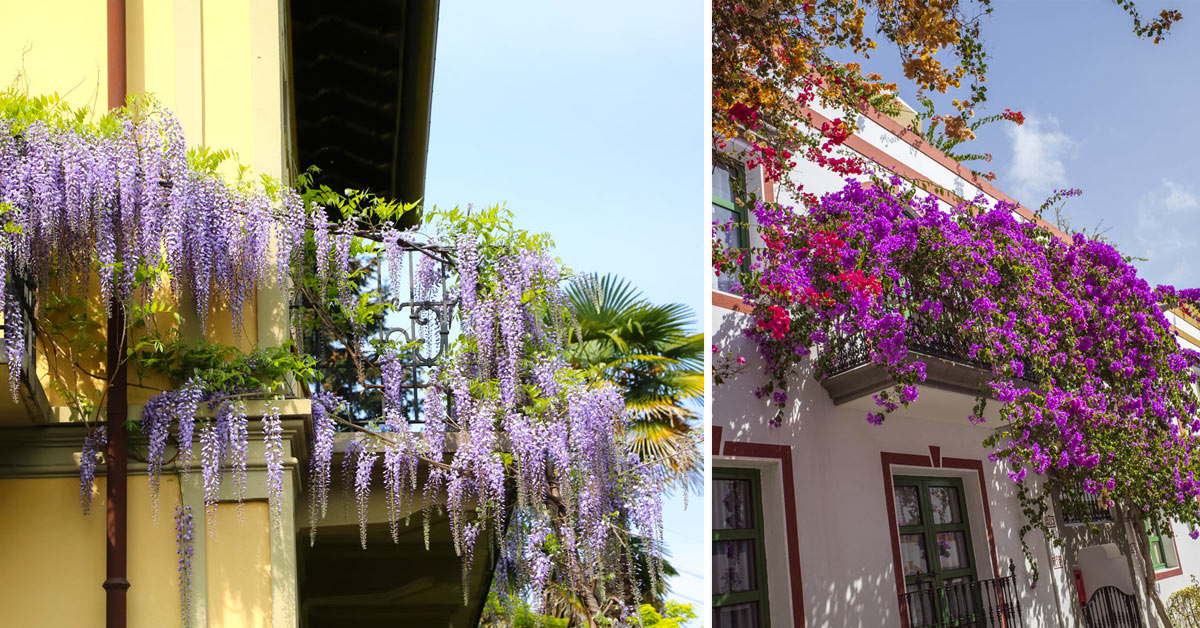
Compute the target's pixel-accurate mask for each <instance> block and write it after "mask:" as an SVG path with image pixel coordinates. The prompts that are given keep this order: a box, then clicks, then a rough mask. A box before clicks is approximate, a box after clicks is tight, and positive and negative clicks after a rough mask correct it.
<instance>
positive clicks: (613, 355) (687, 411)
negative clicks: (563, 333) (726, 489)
mask: <svg viewBox="0 0 1200 628" xmlns="http://www.w3.org/2000/svg"><path fill="white" fill-rule="evenodd" d="M566 294H567V298H568V299H569V301H570V305H571V308H572V310H573V311H574V314H575V318H576V321H577V323H578V325H577V326H576V327H575V328H574V329H573V330H572V332H571V334H570V336H569V338H568V342H567V359H568V360H570V361H571V362H572V364H573V365H574V366H577V367H579V368H583V369H588V370H591V371H592V372H594V373H595V374H597V375H600V376H602V377H604V378H606V379H608V380H610V381H612V382H615V383H616V384H617V385H618V386H620V387H621V390H622V391H623V393H624V396H625V407H626V411H627V412H628V413H629V415H630V418H631V420H632V430H631V438H633V441H634V442H633V445H634V448H635V450H636V451H637V453H638V455H639V456H641V457H642V459H643V460H646V461H656V462H659V463H661V464H662V465H663V466H664V468H665V469H667V471H668V473H669V474H670V477H671V479H672V483H678V484H677V485H678V486H682V487H683V488H684V490H688V489H696V490H697V494H699V487H700V486H701V485H702V482H703V480H702V466H701V463H702V457H701V455H700V449H699V446H698V444H699V441H700V438H699V436H700V433H699V432H700V430H699V423H698V415H697V412H696V408H698V407H699V404H700V403H702V400H703V398H704V373H703V364H704V353H703V352H704V335H703V334H701V333H693V332H692V331H691V329H690V328H691V327H692V325H693V323H694V318H693V315H692V311H691V309H690V308H688V307H687V306H686V305H683V304H681V303H670V304H666V305H657V304H654V303H651V302H650V301H649V300H648V299H646V298H645V297H643V296H642V294H641V292H639V291H638V290H637V288H635V287H634V286H633V285H632V284H630V283H629V282H627V281H625V280H624V279H622V278H620V277H617V276H615V275H604V276H596V275H584V276H582V277H580V278H579V279H578V280H576V281H574V282H572V283H571V284H570V285H569V286H568V287H567V289H566Z"/></svg>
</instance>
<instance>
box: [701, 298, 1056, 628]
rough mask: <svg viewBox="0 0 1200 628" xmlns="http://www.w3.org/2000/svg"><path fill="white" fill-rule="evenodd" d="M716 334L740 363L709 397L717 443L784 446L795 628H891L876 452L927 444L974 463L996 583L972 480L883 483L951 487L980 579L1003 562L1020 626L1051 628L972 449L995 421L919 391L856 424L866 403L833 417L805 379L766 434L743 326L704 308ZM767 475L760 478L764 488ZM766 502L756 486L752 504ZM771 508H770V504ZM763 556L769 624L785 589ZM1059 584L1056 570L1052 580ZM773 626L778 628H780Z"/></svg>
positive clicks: (888, 556)
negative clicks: (957, 485) (793, 549)
mask: <svg viewBox="0 0 1200 628" xmlns="http://www.w3.org/2000/svg"><path fill="white" fill-rule="evenodd" d="M717 313H722V314H723V315H722V316H720V317H719V318H716V319H715V320H716V322H717V324H718V329H717V331H716V334H715V337H714V342H715V343H716V344H717V345H718V346H720V347H722V348H729V349H732V350H734V351H736V352H738V353H740V354H741V355H744V356H746V358H747V360H748V365H747V369H746V370H745V371H744V372H743V373H742V374H741V375H739V376H737V377H736V378H735V379H733V380H732V381H729V382H726V383H725V384H723V385H722V386H721V387H720V388H718V389H716V391H715V394H714V402H713V407H712V413H713V414H712V416H713V424H714V425H719V426H722V428H723V430H722V432H723V433H722V440H723V441H726V442H728V441H732V440H737V441H746V442H753V443H769V444H782V445H787V446H790V447H791V448H792V461H793V481H794V482H795V487H796V488H795V490H796V503H797V528H798V534H799V549H800V560H801V568H802V571H803V584H804V596H805V614H806V615H807V617H806V625H807V626H810V627H811V626H829V627H838V626H845V627H847V628H849V627H851V626H899V625H900V618H899V606H898V601H897V594H896V593H897V588H896V580H895V572H894V565H893V558H892V556H893V553H892V537H893V536H894V535H895V534H896V532H895V530H893V529H891V526H890V524H889V521H888V516H887V499H886V497H885V493H884V491H885V486H886V484H885V482H886V481H885V479H884V475H883V467H882V462H881V452H892V453H902V454H917V455H924V456H928V455H929V453H930V450H929V447H930V446H931V445H933V446H937V447H940V448H941V452H940V453H941V456H942V457H943V458H965V459H972V460H980V461H982V466H983V470H984V483H985V486H986V490H987V499H988V502H989V506H990V510H991V521H992V531H993V532H994V535H995V536H994V539H995V544H996V554H997V555H998V558H999V561H1000V566H1001V571H1002V573H1001V574H994V573H993V568H992V559H991V552H990V549H989V547H988V543H987V536H986V526H985V517H984V513H983V496H982V495H981V494H980V489H979V482H978V479H977V478H978V475H977V474H976V473H975V472H973V471H961V470H958V469H947V468H942V469H931V468H925V467H911V468H906V467H896V468H895V469H894V470H893V474H895V473H907V474H912V475H922V476H936V475H953V476H957V477H961V478H963V487H964V490H965V493H966V497H967V506H968V517H969V520H970V522H971V530H972V542H973V548H972V549H973V550H974V557H975V563H976V568H977V573H978V575H979V577H980V578H990V577H993V576H994V575H1007V565H1008V560H1009V559H1010V558H1011V559H1013V560H1014V561H1015V563H1016V565H1017V576H1018V580H1019V583H1020V586H1019V589H1020V592H1021V604H1022V607H1023V609H1025V617H1026V622H1027V624H1026V625H1033V626H1053V625H1058V617H1057V614H1058V610H1057V605H1056V602H1055V600H1054V596H1053V594H1052V593H1051V589H1052V587H1051V581H1050V578H1049V577H1048V572H1049V570H1050V560H1049V556H1048V555H1047V553H1046V550H1045V543H1044V540H1043V539H1042V536H1041V535H1040V533H1036V532H1034V533H1030V534H1029V535H1028V537H1027V540H1028V541H1029V544H1030V546H1031V548H1032V549H1033V551H1034V554H1035V556H1036V558H1037V560H1038V561H1039V563H1040V565H1041V568H1042V582H1041V583H1040V584H1039V585H1038V587H1037V588H1036V589H1030V588H1029V585H1030V574H1029V573H1028V570H1027V568H1026V566H1025V565H1024V561H1023V560H1022V555H1021V544H1020V538H1019V535H1018V533H1019V530H1020V528H1021V526H1022V525H1023V523H1024V520H1023V515H1022V514H1021V510H1020V507H1019V504H1018V502H1017V497H1016V492H1015V489H1014V486H1013V483H1012V481H1011V480H1009V478H1008V476H1007V475H1006V473H1005V471H1004V469H1003V467H1002V466H1001V465H999V464H996V463H991V462H989V461H988V460H987V453H988V451H987V450H986V449H984V448H983V446H982V441H983V439H984V438H986V437H987V435H988V433H989V430H990V429H992V428H993V427H995V423H992V424H991V425H988V424H987V423H985V424H984V425H982V426H972V425H970V423H969V422H968V421H967V420H966V416H967V415H968V414H969V413H970V411H971V404H972V402H973V400H972V399H971V398H970V397H968V396H966V395H958V394H953V393H944V392H941V391H932V390H928V391H926V392H925V394H923V397H922V399H921V400H918V401H917V402H916V403H914V404H913V405H912V406H910V408H908V409H907V410H905V411H901V412H898V413H896V414H894V415H892V416H891V417H889V419H888V420H887V421H886V422H885V423H884V424H883V425H881V426H874V425H871V424H869V423H867V421H866V419H865V417H866V413H867V410H868V405H869V404H870V403H871V402H870V400H869V399H867V400H866V404H863V403H858V402H855V403H850V404H846V405H844V406H841V407H834V406H833V404H832V402H831V401H830V399H829V397H828V395H827V394H826V393H825V390H824V389H823V388H822V387H821V386H820V385H819V384H818V383H817V382H816V381H815V380H814V379H813V378H812V377H810V376H807V375H806V376H803V377H797V378H796V379H795V380H793V383H792V386H791V388H792V389H791V391H790V393H791V396H792V397H793V401H792V402H791V404H790V405H789V412H788V414H787V416H786V418H785V420H784V422H783V425H782V426H781V427H779V428H773V427H771V426H769V424H768V419H769V418H770V417H771V416H772V414H773V409H772V407H769V406H768V404H767V403H765V400H760V399H756V398H755V397H754V395H753V392H752V391H753V390H754V389H755V388H756V387H757V386H759V385H760V384H761V383H762V381H763V380H762V375H761V370H760V368H758V367H759V363H758V359H757V357H756V355H755V351H754V349H753V347H752V346H751V345H750V344H749V343H748V341H747V340H746V339H745V338H744V337H742V336H740V334H737V333H736V330H737V329H739V326H740V325H741V324H744V322H743V321H744V320H745V318H746V317H745V316H744V315H741V314H735V313H731V312H729V311H728V310H722V309H714V314H717ZM743 461H745V462H746V463H749V462H750V459H738V458H730V457H727V456H724V455H721V456H714V457H713V465H714V467H719V466H728V465H730V464H735V463H742V462H743ZM766 475H767V474H764V478H765V477H766ZM774 499H775V496H774V495H771V494H769V492H768V491H767V489H766V488H765V487H764V496H763V501H764V504H766V503H768V502H770V501H773V500H774ZM779 501H782V499H781V498H780V499H779ZM766 519H767V523H768V525H776V526H778V525H780V524H781V522H782V517H781V516H776V517H771V516H767V517H766ZM784 532H785V529H784V528H782V527H779V528H775V529H773V530H772V529H769V530H768V533H767V536H768V538H772V537H776V536H778V537H779V538H783V537H784ZM767 549H768V553H767V556H768V559H767V560H768V565H769V567H770V568H771V571H770V572H769V576H768V580H769V586H770V596H771V606H772V611H773V614H772V624H775V622H776V621H777V619H776V615H775V612H776V608H777V605H778V604H779V602H780V601H781V598H784V597H785V596H786V599H789V600H790V588H789V587H790V585H789V583H788V582H787V581H784V582H780V581H779V575H778V574H786V568H785V569H784V570H783V571H779V570H778V569H776V567H777V564H778V563H783V564H786V556H787V554H786V551H776V550H775V549H774V548H767ZM1056 577H1058V578H1061V577H1062V576H1061V572H1059V574H1056ZM785 625H790V624H786V623H785Z"/></svg>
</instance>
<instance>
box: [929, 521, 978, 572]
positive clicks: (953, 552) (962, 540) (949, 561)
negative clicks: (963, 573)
mask: <svg viewBox="0 0 1200 628" xmlns="http://www.w3.org/2000/svg"><path fill="white" fill-rule="evenodd" d="M937 547H938V561H939V562H940V563H941V566H942V570H943V571H949V570H952V569H966V568H967V567H969V566H971V559H970V557H969V556H968V555H967V535H966V533H965V532H962V531H958V532H938V533H937Z"/></svg>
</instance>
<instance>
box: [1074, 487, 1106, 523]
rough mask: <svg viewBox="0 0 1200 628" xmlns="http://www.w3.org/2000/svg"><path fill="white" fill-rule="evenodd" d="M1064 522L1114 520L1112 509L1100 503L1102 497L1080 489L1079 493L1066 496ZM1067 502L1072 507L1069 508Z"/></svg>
mask: <svg viewBox="0 0 1200 628" xmlns="http://www.w3.org/2000/svg"><path fill="white" fill-rule="evenodd" d="M1063 502H1065V503H1064V504H1063V523H1066V524H1073V523H1108V522H1110V521H1112V520H1113V518H1112V511H1111V510H1109V509H1108V506H1105V505H1103V504H1101V503H1100V498H1099V497H1097V496H1095V495H1092V494H1091V493H1085V492H1083V491H1079V492H1078V494H1075V495H1071V496H1069V497H1064V499H1063ZM1067 503H1070V505H1071V507H1070V508H1067V507H1066V506H1067Z"/></svg>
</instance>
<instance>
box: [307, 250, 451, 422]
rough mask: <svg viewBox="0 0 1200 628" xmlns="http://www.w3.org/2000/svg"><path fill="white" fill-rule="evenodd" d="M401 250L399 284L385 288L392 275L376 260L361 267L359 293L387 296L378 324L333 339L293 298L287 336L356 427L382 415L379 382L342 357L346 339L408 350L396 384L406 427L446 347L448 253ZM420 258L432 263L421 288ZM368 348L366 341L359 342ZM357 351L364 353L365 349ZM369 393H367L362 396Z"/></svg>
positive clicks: (310, 309)
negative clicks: (341, 399) (387, 311)
mask: <svg viewBox="0 0 1200 628" xmlns="http://www.w3.org/2000/svg"><path fill="white" fill-rule="evenodd" d="M401 247H402V249H403V257H404V259H403V264H402V272H401V273H400V276H399V280H400V282H401V285H398V286H393V285H388V283H389V275H391V273H390V272H389V271H388V270H387V269H386V268H384V266H383V263H382V261H381V260H374V261H372V262H371V266H370V267H368V268H364V269H363V270H364V271H365V272H364V273H363V274H362V276H363V277H365V279H364V280H363V282H362V284H361V285H360V286H358V289H359V290H362V291H374V292H375V293H376V294H379V295H390V297H391V299H392V300H393V301H392V313H391V315H390V316H388V317H387V318H385V319H381V320H377V321H376V324H375V325H373V326H372V327H371V328H369V329H356V330H354V332H353V333H344V334H342V336H338V335H337V334H335V333H334V332H332V331H331V330H329V329H327V328H326V327H327V326H326V325H325V324H324V322H323V319H321V318H318V317H316V316H315V314H314V308H313V304H312V303H310V302H309V300H308V299H307V298H305V297H304V296H303V295H300V294H297V298H296V300H295V302H293V303H292V306H291V318H292V337H293V339H294V340H295V341H296V343H297V344H298V345H299V346H300V347H301V349H302V350H303V351H305V352H306V353H309V354H311V355H313V356H314V357H316V359H317V364H318V370H319V371H321V372H323V373H324V374H325V376H326V378H327V382H326V383H327V385H330V386H331V387H332V388H333V389H334V390H335V392H339V393H344V396H346V397H347V400H348V404H349V406H350V409H349V415H350V418H351V420H352V421H354V422H356V423H369V422H372V421H375V420H377V419H378V418H379V417H380V416H381V403H382V399H381V394H380V392H379V391H378V387H379V384H380V383H381V380H380V374H379V372H378V371H377V370H375V371H371V372H367V373H365V374H359V373H358V372H357V371H356V369H355V366H356V365H353V364H350V361H349V359H348V358H347V357H346V356H347V352H346V350H345V348H344V344H343V343H344V342H346V340H347V339H348V338H350V337H354V338H357V339H358V340H359V341H363V340H364V338H365V337H367V336H370V337H371V339H373V340H374V341H376V342H379V343H382V342H385V341H398V342H399V344H401V345H406V346H409V347H410V350H409V351H407V352H405V353H403V354H402V355H401V356H400V360H401V362H402V365H403V366H402V368H403V373H404V379H403V382H402V383H401V384H400V385H399V387H400V389H401V390H402V391H403V393H404V398H405V406H406V409H405V414H406V416H407V419H408V422H409V423H422V422H423V419H422V418H421V402H422V399H423V395H424V394H425V391H426V389H427V388H428V387H429V385H430V382H429V375H430V373H431V372H432V370H433V368H434V367H435V366H436V365H437V363H438V360H439V359H440V358H441V356H442V354H443V353H444V352H445V351H446V349H447V348H448V347H449V345H450V339H451V334H452V323H453V315H454V309H455V308H456V307H457V306H458V299H457V296H456V295H455V294H453V293H452V292H451V291H450V290H449V289H448V287H449V286H450V284H451V280H452V276H451V268H452V267H453V265H454V259H453V256H452V255H451V251H450V250H449V249H447V248H445V247H442V246H438V245H426V244H417V243H408V242H405V241H401ZM423 258H431V259H432V260H434V262H435V273H434V276H432V277H426V278H425V284H429V285H423V284H422V281H421V279H420V278H419V277H418V276H417V275H418V274H419V273H418V267H419V265H420V264H421V260H422V259H423ZM364 344H368V343H364ZM358 350H359V351H360V352H364V353H367V352H366V351H365V349H364V348H362V347H360V348H358ZM359 377H364V378H365V379H366V380H367V382H366V383H367V384H368V387H373V388H372V389H371V390H364V388H363V386H361V385H360V383H359V381H358V379H359ZM367 393H369V394H367Z"/></svg>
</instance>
